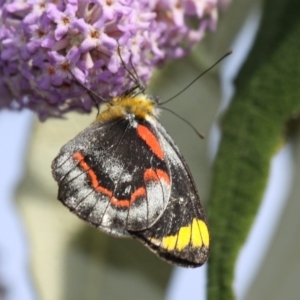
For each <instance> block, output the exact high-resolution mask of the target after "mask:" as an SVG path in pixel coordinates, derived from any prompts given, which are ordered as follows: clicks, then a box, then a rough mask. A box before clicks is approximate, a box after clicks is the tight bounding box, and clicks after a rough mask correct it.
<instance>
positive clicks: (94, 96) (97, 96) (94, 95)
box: [69, 70, 107, 115]
mask: <svg viewBox="0 0 300 300" xmlns="http://www.w3.org/2000/svg"><path fill="white" fill-rule="evenodd" d="M69 72H70V74H71V75H72V76H73V77H74V79H75V80H76V82H77V84H79V85H80V86H81V87H83V88H84V89H85V90H86V91H87V92H88V94H89V96H90V97H91V99H92V101H93V102H94V104H95V106H96V108H97V115H99V112H100V111H99V103H98V102H97V101H96V98H98V99H100V100H101V101H102V102H107V99H104V98H103V97H101V96H100V95H98V94H97V93H95V92H94V91H92V90H91V89H89V88H88V87H86V86H85V85H84V84H83V83H81V82H80V81H79V80H78V79H77V78H76V77H75V75H74V74H73V73H72V72H71V71H70V70H69Z"/></svg>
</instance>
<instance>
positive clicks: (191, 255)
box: [52, 88, 210, 267]
mask: <svg viewBox="0 0 300 300" xmlns="http://www.w3.org/2000/svg"><path fill="white" fill-rule="evenodd" d="M158 113H159V109H158V101H157V100H156V98H153V97H151V96H148V95H146V94H144V92H143V91H142V92H139V93H137V92H136V91H135V88H134V89H132V90H130V91H128V92H127V93H125V94H124V95H122V96H120V97H115V98H113V99H112V100H111V101H109V102H107V103H105V104H103V105H102V106H101V109H100V112H99V113H98V115H97V118H96V120H95V121H94V122H93V123H92V124H91V125H90V126H89V127H87V128H86V129H84V130H83V131H82V132H80V133H79V134H78V135H77V136H76V137H75V138H73V139H72V140H71V141H69V142H67V143H66V144H65V145H64V146H63V147H62V148H61V150H60V152H59V154H58V155H57V157H56V158H55V159H54V161H53V163H52V173H53V177H54V179H55V180H56V181H57V183H58V186H59V191H58V199H59V200H60V201H61V202H62V203H63V204H64V205H65V206H67V207H68V208H69V209H70V211H72V212H73V213H75V214H76V215H77V216H78V217H80V218H81V219H83V220H85V221H86V222H88V223H90V224H91V225H93V226H95V227H96V228H97V229H99V230H101V231H103V232H105V233H108V234H110V235H113V236H116V237H131V238H135V239H137V240H139V241H141V242H142V243H143V244H144V245H146V246H147V247H148V248H149V249H150V250H152V251H153V252H154V253H156V254H157V255H158V256H159V257H160V258H162V259H164V260H166V261H168V262H170V263H172V264H176V265H179V266H183V267H198V266H201V265H202V264H203V263H204V262H205V261H206V260H207V259H208V255H209V242H210V239H209V231H208V227H207V222H206V218H205V214H204V210H203V207H202V204H201V202H200V197H199V195H198V192H197V189H196V185H195V183H194V180H193V177H192V175H191V172H190V170H189V168H188V166H187V164H186V162H185V160H184V158H183V156H182V155H181V153H180V151H179V149H178V147H177V146H176V145H175V143H174V141H173V140H172V138H171V137H170V135H169V134H168V133H167V132H166V130H165V129H164V127H163V126H162V125H161V124H160V123H159V121H158Z"/></svg>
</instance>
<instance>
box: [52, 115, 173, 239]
mask: <svg viewBox="0 0 300 300" xmlns="http://www.w3.org/2000/svg"><path fill="white" fill-rule="evenodd" d="M140 126H142V127H140ZM138 128H139V129H140V128H146V134H148V135H150V137H151V138H152V139H153V137H154V139H155V138H156V136H155V132H154V130H153V129H152V128H151V125H150V124H149V123H147V122H146V121H145V120H137V119H130V118H120V119H115V120H113V121H109V122H105V123H96V122H95V123H93V124H92V125H90V126H89V127H88V128H87V129H85V130H84V131H82V132H81V133H79V134H78V135H77V136H76V137H75V138H74V139H73V140H71V141H70V142H68V143H67V144H66V145H65V146H63V147H62V149H61V151H60V153H59V155H58V156H57V157H56V158H55V160H54V161H53V163H52V169H53V176H54V178H55V180H56V181H57V182H58V184H59V193H58V199H59V200H60V201H62V202H63V204H65V205H66V206H67V207H68V208H69V209H70V210H71V211H73V212H74V213H75V214H77V215H78V216H79V217H80V218H82V219H84V220H86V221H87V222H89V223H91V224H93V225H94V226H96V227H97V228H99V229H100V230H102V231H105V232H107V233H110V234H113V235H116V236H128V232H127V231H128V230H133V231H136V230H143V229H146V228H148V227H150V226H152V225H153V224H154V223H155V222H156V221H157V219H158V218H159V217H160V216H161V214H162V213H163V212H164V210H165V208H166V206H167V204H168V201H169V198H170V184H171V183H170V176H169V168H168V164H167V162H166V161H165V160H164V158H163V157H158V156H157V154H156V153H155V151H153V150H155V149H154V148H153V147H152V148H151V143H152V142H153V140H152V141H150V144H149V142H148V140H147V139H148V136H141V135H139V134H138ZM147 130H148V131H147ZM144 131H145V130H144ZM154 142H155V140H154ZM154 146H155V145H154Z"/></svg>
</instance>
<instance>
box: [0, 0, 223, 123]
mask: <svg viewBox="0 0 300 300" xmlns="http://www.w3.org/2000/svg"><path fill="white" fill-rule="evenodd" d="M226 2H228V0H201V1H199V0H52V1H46V0H27V1H24V0H7V1H4V0H0V55H1V57H0V76H1V77H0V92H1V98H0V108H3V107H8V108H12V109H22V108H24V107H27V108H30V109H32V110H33V111H35V112H37V113H38V115H39V117H40V119H42V120H43V119H46V118H48V117H49V116H58V117H59V116H61V115H63V114H64V113H65V112H68V111H70V110H78V111H82V112H84V111H86V112H87V111H90V110H91V108H92V106H93V102H92V101H91V99H90V97H89V95H88V93H87V92H86V91H85V89H84V88H83V87H82V85H81V84H83V85H84V86H86V87H87V88H89V89H91V90H92V91H94V92H95V93H97V94H99V95H100V96H101V97H102V98H106V99H110V98H111V97H114V96H116V95H120V94H122V93H124V92H125V91H126V90H127V89H128V88H130V87H132V86H133V84H134V83H133V82H132V80H130V78H129V76H128V72H127V71H126V70H125V68H124V66H123V64H122V62H121V59H120V57H121V58H122V60H123V61H124V63H125V65H126V66H127V68H129V69H130V68H132V66H134V68H135V71H136V73H137V74H138V76H139V78H140V80H141V81H142V82H144V83H146V82H147V81H148V80H149V78H150V76H151V73H152V70H153V69H154V67H155V66H157V65H158V64H159V63H162V62H164V61H165V60H167V59H172V58H178V57H182V56H184V55H185V54H186V53H187V52H188V51H189V50H190V49H191V47H192V46H193V45H194V44H195V43H196V42H198V41H199V40H200V39H201V38H202V37H203V35H204V33H205V31H207V30H213V29H214V28H215V26H216V21H217V12H218V8H219V7H221V6H222V4H224V3H226ZM79 83H81V84H79Z"/></svg>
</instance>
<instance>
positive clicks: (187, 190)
mask: <svg viewBox="0 0 300 300" xmlns="http://www.w3.org/2000/svg"><path fill="white" fill-rule="evenodd" d="M158 129H159V132H158V135H159V140H160V142H161V144H162V147H163V149H164V152H165V153H166V156H167V161H168V164H169V168H170V174H171V181H172V187H171V196H170V201H169V202H168V205H167V207H166V209H165V211H164V213H163V215H162V216H161V218H160V219H159V220H158V221H157V222H156V223H155V224H154V225H153V226H152V227H150V228H148V229H146V230H143V231H139V232H132V231H130V234H131V235H132V236H133V237H135V238H137V239H139V240H141V241H142V242H143V243H144V244H146V245H147V246H148V247H149V248H150V249H151V250H153V251H154V252H155V253H156V254H157V255H158V256H160V257H161V258H163V259H165V260H167V261H169V262H172V263H175V264H178V265H181V266H185V267H197V266H200V265H202V264H203V263H204V262H205V261H206V260H207V257H208V249H209V233H208V229H207V226H206V220H205V216H204V211H203V208H202V205H201V203H200V198H199V195H198V192H197V190H196V187H195V183H194V181H193V179H192V177H191V174H190V171H189V169H188V166H187V165H186V163H185V161H184V159H183V157H182V156H181V154H180V152H179V150H178V148H177V146H176V145H175V144H174V142H173V141H172V139H171V138H170V137H169V135H168V134H167V132H166V131H165V130H164V129H163V127H162V126H161V125H160V124H158Z"/></svg>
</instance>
